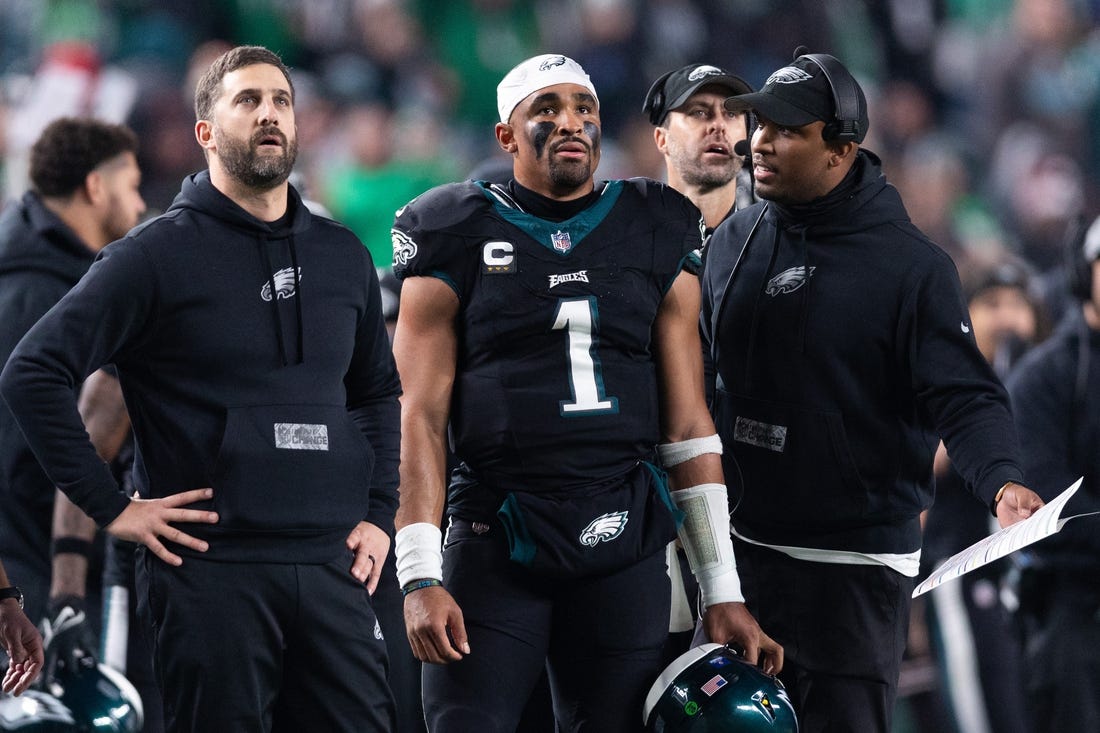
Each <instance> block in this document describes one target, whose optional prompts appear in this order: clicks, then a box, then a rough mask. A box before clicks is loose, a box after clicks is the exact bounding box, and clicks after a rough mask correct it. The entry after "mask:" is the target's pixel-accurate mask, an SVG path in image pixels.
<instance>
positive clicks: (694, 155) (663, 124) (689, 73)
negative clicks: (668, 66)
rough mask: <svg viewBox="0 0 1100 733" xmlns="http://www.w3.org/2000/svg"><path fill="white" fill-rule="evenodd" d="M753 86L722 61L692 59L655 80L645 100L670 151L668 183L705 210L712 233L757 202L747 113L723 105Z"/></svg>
mask: <svg viewBox="0 0 1100 733" xmlns="http://www.w3.org/2000/svg"><path fill="white" fill-rule="evenodd" d="M751 91H752V87H751V86H749V85H748V84H747V83H746V82H745V81H744V80H743V79H741V78H740V77H737V76H734V75H733V74H730V73H729V72H727V71H724V70H722V69H720V68H718V67H717V66H710V65H707V64H689V65H687V66H684V67H682V68H680V69H677V70H675V71H670V72H669V73H667V74H665V75H664V76H662V77H660V78H659V79H657V81H655V82H653V86H651V87H650V89H649V93H648V94H646V98H645V103H644V104H643V105H642V111H643V112H645V113H646V114H647V115H648V116H649V121H650V122H651V123H653V125H654V129H653V141H654V142H655V143H656V144H657V150H659V151H661V154H662V155H663V156H665V168H666V170H667V171H668V184H669V185H670V186H672V187H673V188H675V189H676V190H677V191H679V192H680V193H682V194H684V195H685V196H687V197H688V198H689V199H691V202H692V203H693V204H695V205H696V206H697V207H699V210H700V211H702V212H703V220H704V221H705V222H706V224H707V234H709V233H711V232H713V231H714V228H715V227H717V226H718V225H719V224H721V223H722V220H723V219H725V218H726V217H727V216H729V215H730V214H731V213H733V211H734V210H736V209H739V208H744V207H745V206H748V205H749V204H751V203H752V172H751V170H750V169H749V166H748V165H746V164H745V156H746V155H747V153H748V147H747V144H746V143H745V142H744V141H745V139H746V138H747V137H748V114H747V113H746V112H745V111H743V110H740V111H730V110H727V109H726V108H725V107H723V106H722V103H723V102H725V100H726V98H727V97H730V96H732V95H734V94H747V93H749V92H751ZM739 144H740V146H741V147H744V150H740V147H739Z"/></svg>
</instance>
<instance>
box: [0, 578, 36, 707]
mask: <svg viewBox="0 0 1100 733" xmlns="http://www.w3.org/2000/svg"><path fill="white" fill-rule="evenodd" d="M0 644H3V647H4V651H6V652H7V654H8V669H7V671H6V672H4V681H3V690H4V692H10V693H11V694H13V695H21V694H23V691H24V690H26V689H27V688H28V687H30V684H31V683H32V682H34V680H35V678H37V677H38V675H39V674H40V673H41V672H42V667H43V660H44V654H43V651H42V637H41V636H40V635H39V633H38V629H36V628H34V624H33V623H31V620H30V619H29V618H27V615H26V614H25V613H23V609H21V608H20V607H19V602H18V601H16V600H15V599H7V600H4V601H0Z"/></svg>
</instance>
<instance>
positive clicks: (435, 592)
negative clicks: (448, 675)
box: [405, 585, 470, 664]
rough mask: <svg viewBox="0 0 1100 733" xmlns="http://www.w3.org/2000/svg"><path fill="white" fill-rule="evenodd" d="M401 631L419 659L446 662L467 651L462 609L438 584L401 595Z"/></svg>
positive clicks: (438, 662) (461, 655) (455, 660)
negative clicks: (407, 636) (402, 609)
mask: <svg viewBox="0 0 1100 733" xmlns="http://www.w3.org/2000/svg"><path fill="white" fill-rule="evenodd" d="M405 631H406V632H407V633H408V635H409V646H411V647H412V652H413V654H414V655H415V656H416V658H417V659H419V660H420V661H421V662H429V663H431V664H447V663H448V662H457V661H458V660H460V659H462V657H463V656H465V655H466V654H469V653H470V643H469V641H468V640H467V638H466V624H465V622H464V621H463V620H462V609H460V608H459V607H458V604H457V603H455V599H454V598H453V597H452V596H451V594H450V593H448V592H447V591H446V590H445V589H444V588H443V587H442V586H438V585H436V586H432V587H430V588H421V589H420V590H415V591H413V592H412V593H409V594H408V595H407V596H405Z"/></svg>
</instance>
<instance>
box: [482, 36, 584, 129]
mask: <svg viewBox="0 0 1100 733" xmlns="http://www.w3.org/2000/svg"><path fill="white" fill-rule="evenodd" d="M555 84H578V85H580V86H582V87H585V88H586V89H587V90H588V91H590V92H592V96H593V97H596V103H597V104H599V101H600V98H599V97H597V96H596V89H595V88H594V87H593V86H592V80H591V79H589V78H588V74H586V73H584V69H582V68H581V65H580V64H578V63H577V62H576V61H574V60H573V59H571V58H569V57H568V56H562V55H561V54H560V53H546V54H543V55H542V56H533V57H532V58H529V59H527V60H526V61H521V62H520V63H519V64H517V65H516V66H515V67H513V68H512V70H511V71H509V72H508V73H507V74H505V76H504V78H503V79H501V80H500V83H499V84H497V112H499V113H500V121H501V122H504V123H507V122H508V118H509V117H510V116H511V115H512V111H513V110H514V109H515V108H516V105H518V104H519V103H520V102H522V101H523V100H524V99H526V98H527V95H528V94H531V93H532V92H537V91H538V90H539V89H545V88H546V87H552V86H554V85H555Z"/></svg>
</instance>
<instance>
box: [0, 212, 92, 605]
mask: <svg viewBox="0 0 1100 733" xmlns="http://www.w3.org/2000/svg"><path fill="white" fill-rule="evenodd" d="M94 259H95V252H93V251H92V250H91V249H90V248H89V247H88V246H87V245H86V244H84V243H83V242H82V241H81V240H80V238H79V237H78V236H77V235H76V233H75V232H74V231H73V230H72V229H70V228H69V227H68V226H67V225H66V224H65V223H64V222H63V221H61V219H60V218H58V216H57V215H56V214H54V213H53V212H51V211H50V210H49V209H47V208H46V207H45V206H44V205H43V203H42V200H41V199H40V198H39V197H38V195H37V194H35V193H33V192H29V191H28V192H27V193H25V194H24V195H23V197H22V199H20V200H19V201H16V202H12V203H11V204H10V205H8V206H7V207H6V208H5V209H4V212H3V214H2V215H0V365H3V364H4V362H6V361H7V360H8V356H10V355H11V352H12V351H13V350H14V349H15V345H16V344H17V343H19V340H20V339H21V338H23V336H24V335H25V334H26V333H27V331H28V330H30V328H31V326H33V325H34V324H35V322H36V321H37V320H38V319H39V318H41V317H42V315H43V314H44V313H45V312H46V311H48V310H49V309H50V308H52V307H53V306H54V304H56V303H57V301H59V300H61V298H62V297H64V295H65V293H67V292H69V289H70V288H72V286H73V285H76V283H77V281H78V280H79V279H80V278H81V277H82V276H83V275H84V273H85V272H87V271H88V268H89V267H91V265H92V260H94ZM75 391H76V385H74V393H75ZM53 500H54V490H53V484H52V483H51V482H50V480H49V478H47V477H46V474H45V473H44V472H43V471H42V467H41V466H39V465H38V461H37V460H36V459H35V457H34V454H33V453H32V452H31V449H30V446H28V445H27V441H26V440H24V439H23V433H22V432H20V430H19V426H18V425H17V424H16V422H15V418H13V417H12V415H11V413H10V412H9V411H8V409H7V407H5V406H3V405H2V404H0V557H4V558H7V559H9V560H10V559H20V560H22V561H23V562H24V563H26V564H27V565H29V566H31V567H35V568H37V569H38V571H39V573H40V575H41V576H42V577H46V578H48V577H49V573H50V564H49V558H50V522H51V518H52V515H53ZM28 582H29V580H28ZM28 610H29V607H28Z"/></svg>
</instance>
